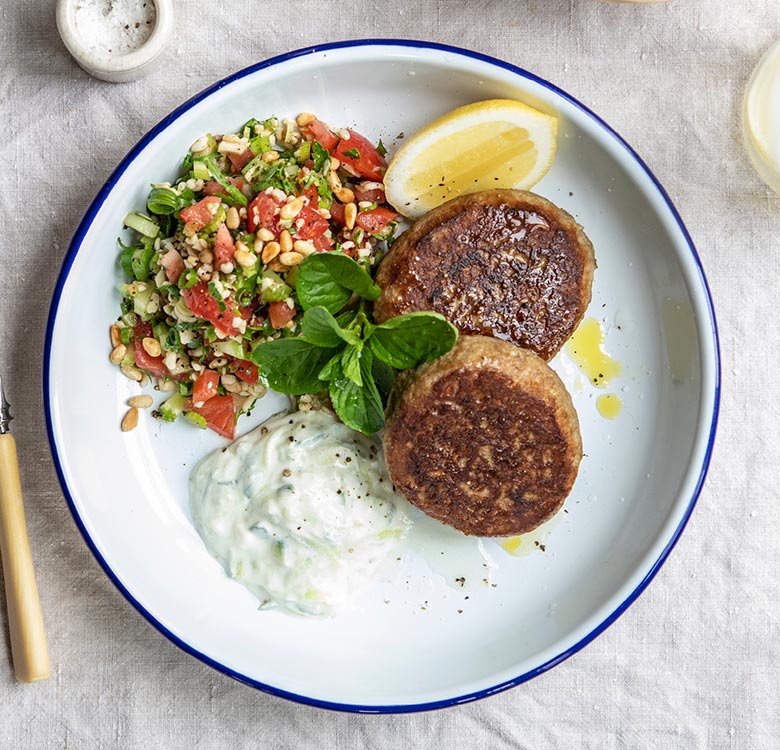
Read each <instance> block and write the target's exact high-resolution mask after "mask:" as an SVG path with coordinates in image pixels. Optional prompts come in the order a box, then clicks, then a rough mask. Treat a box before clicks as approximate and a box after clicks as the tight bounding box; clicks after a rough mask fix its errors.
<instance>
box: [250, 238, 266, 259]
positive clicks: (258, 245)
mask: <svg viewBox="0 0 780 750" xmlns="http://www.w3.org/2000/svg"><path fill="white" fill-rule="evenodd" d="M263 245H265V242H263V241H262V240H261V239H260V238H259V237H255V241H254V242H253V243H252V249H253V250H254V251H255V252H256V253H257V254H258V255H260V253H262V252H263Z"/></svg>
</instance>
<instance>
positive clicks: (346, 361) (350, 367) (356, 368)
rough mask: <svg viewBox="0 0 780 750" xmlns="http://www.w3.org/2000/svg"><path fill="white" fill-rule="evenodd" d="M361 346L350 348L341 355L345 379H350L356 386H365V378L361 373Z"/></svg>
mask: <svg viewBox="0 0 780 750" xmlns="http://www.w3.org/2000/svg"><path fill="white" fill-rule="evenodd" d="M362 348H363V347H362V342H361V346H360V347H357V346H348V347H347V348H346V349H344V351H343V352H342V353H341V369H342V371H343V373H344V377H346V378H349V379H350V380H351V381H352V382H353V383H354V384H355V385H360V386H362V385H363V376H362V373H361V371H360V360H361V356H362V351H361V350H362Z"/></svg>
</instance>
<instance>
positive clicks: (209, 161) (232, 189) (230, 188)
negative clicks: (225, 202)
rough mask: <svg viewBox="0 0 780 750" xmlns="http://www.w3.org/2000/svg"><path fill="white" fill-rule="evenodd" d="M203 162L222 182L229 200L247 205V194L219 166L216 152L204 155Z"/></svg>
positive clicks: (218, 180) (215, 177) (212, 174)
mask: <svg viewBox="0 0 780 750" xmlns="http://www.w3.org/2000/svg"><path fill="white" fill-rule="evenodd" d="M203 162H204V163H205V165H206V166H207V167H208V169H209V172H210V173H211V176H212V177H213V178H214V179H215V180H216V181H217V182H218V183H219V184H220V186H221V187H222V189H223V190H224V191H225V193H227V195H228V196H229V198H230V201H229V202H232V203H236V204H238V205H239V206H246V204H247V199H246V196H245V195H244V194H243V193H242V192H241V191H240V190H239V189H238V188H237V187H236V186H235V185H234V184H233V183H232V182H230V180H228V178H227V177H226V176H225V175H224V174H223V173H222V170H221V169H220V168H219V167H218V166H217V162H216V159H215V157H214V154H210V155H209V156H206V157H204V158H203Z"/></svg>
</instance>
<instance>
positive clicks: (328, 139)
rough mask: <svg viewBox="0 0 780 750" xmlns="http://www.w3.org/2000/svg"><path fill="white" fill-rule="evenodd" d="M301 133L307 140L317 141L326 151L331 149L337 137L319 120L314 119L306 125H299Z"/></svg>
mask: <svg viewBox="0 0 780 750" xmlns="http://www.w3.org/2000/svg"><path fill="white" fill-rule="evenodd" d="M301 134H302V135H303V137H304V138H305V139H306V140H307V141H319V142H320V144H321V145H322V146H324V147H325V148H326V149H328V151H333V149H334V147H335V146H336V144H337V143H338V142H339V138H338V136H337V135H335V134H334V133H333V132H331V130H330V128H329V127H328V126H327V125H326V124H325V123H324V122H322V121H321V120H318V119H316V118H315V119H314V120H313V121H312V122H310V123H309V124H308V125H302V126H301Z"/></svg>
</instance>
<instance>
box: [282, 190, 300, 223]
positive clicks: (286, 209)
mask: <svg viewBox="0 0 780 750" xmlns="http://www.w3.org/2000/svg"><path fill="white" fill-rule="evenodd" d="M301 209H303V198H301V197H300V196H299V197H298V198H294V199H293V200H291V201H290V202H289V203H285V204H284V205H283V206H282V207H281V209H280V210H279V218H280V219H282V220H285V221H286V220H289V219H294V218H295V217H296V216H297V215H298V214H299V213H300V212H301Z"/></svg>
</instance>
